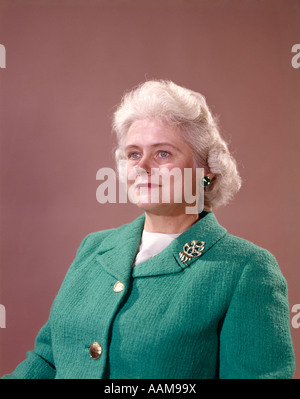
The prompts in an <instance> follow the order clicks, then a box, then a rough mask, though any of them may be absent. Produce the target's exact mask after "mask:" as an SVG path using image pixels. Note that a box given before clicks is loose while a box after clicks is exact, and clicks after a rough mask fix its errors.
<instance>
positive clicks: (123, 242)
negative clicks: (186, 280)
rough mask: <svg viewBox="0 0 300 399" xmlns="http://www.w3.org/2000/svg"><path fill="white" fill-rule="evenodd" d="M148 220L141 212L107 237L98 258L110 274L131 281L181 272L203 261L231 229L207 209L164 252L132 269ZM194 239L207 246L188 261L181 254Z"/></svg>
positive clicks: (100, 248)
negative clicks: (222, 224) (224, 225)
mask: <svg viewBox="0 0 300 399" xmlns="http://www.w3.org/2000/svg"><path fill="white" fill-rule="evenodd" d="M144 222H145V215H141V216H139V217H138V218H137V219H135V220H134V221H133V222H132V223H129V224H126V225H124V226H121V227H119V228H118V229H116V230H114V231H113V232H112V233H111V234H109V235H108V236H107V237H106V238H105V239H104V240H103V242H102V243H101V245H100V247H99V249H98V254H97V261H99V263H100V264H101V266H102V267H103V268H104V269H105V270H106V271H107V272H108V273H109V274H111V275H112V276H114V277H115V278H116V279H117V280H120V281H122V282H123V283H124V284H126V283H127V282H129V279H130V278H131V276H132V277H145V276H157V275H162V274H170V273H178V272H181V271H182V270H183V269H185V268H186V267H190V266H191V265H192V264H193V263H194V262H196V261H197V260H199V261H201V259H202V258H203V256H204V255H205V253H206V252H207V251H209V250H210V248H211V247H212V246H213V245H214V244H215V243H216V242H217V241H218V240H220V239H221V238H222V237H223V236H224V235H225V234H226V233H227V230H226V229H225V228H224V227H222V226H221V225H220V224H219V223H218V221H217V218H216V217H215V215H214V213H213V212H208V211H203V212H201V214H200V215H199V220H198V221H197V222H196V223H195V224H194V225H193V226H191V227H190V228H189V229H188V230H186V231H185V232H184V233H182V234H181V235H180V236H179V237H177V238H176V239H175V240H173V241H172V242H171V244H170V245H169V246H168V247H167V248H165V249H164V250H163V251H162V252H161V253H159V254H158V255H156V256H154V257H153V258H150V259H149V260H147V261H145V262H142V263H140V264H138V265H137V266H135V267H134V268H133V269H132V265H133V263H134V260H135V256H136V254H137V251H138V247H139V244H140V239H141V235H142V232H143V228H144ZM193 240H196V241H204V242H205V244H204V249H203V251H202V254H201V255H200V256H199V257H193V258H191V259H190V260H189V261H187V262H186V264H184V263H183V262H182V260H181V259H180V255H179V254H180V252H181V251H183V247H184V245H185V244H186V243H190V242H191V241H193Z"/></svg>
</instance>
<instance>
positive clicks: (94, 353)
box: [89, 342, 102, 359]
mask: <svg viewBox="0 0 300 399" xmlns="http://www.w3.org/2000/svg"><path fill="white" fill-rule="evenodd" d="M89 351H90V356H91V357H92V358H93V359H98V358H99V357H100V356H101V353H102V348H101V345H100V344H98V342H94V343H92V345H91V346H90V350H89Z"/></svg>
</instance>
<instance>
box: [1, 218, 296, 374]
mask: <svg viewBox="0 0 300 399" xmlns="http://www.w3.org/2000/svg"><path fill="white" fill-rule="evenodd" d="M200 217H201V218H200V220H199V221H198V222H197V223H195V224H194V225H193V226H192V227H191V228H190V229H188V230H187V231H186V232H184V233H183V234H181V235H180V236H179V237H178V238H176V239H175V240H174V241H173V242H172V243H171V244H170V245H169V246H168V247H167V248H165V249H164V250H163V251H162V252H161V253H159V254H158V255H155V256H154V257H152V258H150V259H149V260H147V261H145V262H142V263H140V264H138V265H137V266H135V267H134V268H132V265H133V262H134V259H135V256H136V253H137V250H138V245H139V242H140V238H141V234H142V230H143V226H144V215H143V216H140V217H139V218H137V219H136V220H135V221H134V222H132V223H130V224H127V225H124V226H122V227H119V228H117V229H112V230H106V231H100V232H96V233H92V234H90V235H88V236H87V237H86V238H85V239H84V240H83V242H82V244H81V246H80V247H79V249H78V252H77V256H76V258H75V260H74V262H73V263H72V265H71V267H70V269H69V271H68V273H67V275H66V277H65V279H64V281H63V283H62V286H61V288H60V290H59V292H58V294H57V296H56V298H55V300H54V303H53V305H52V308H51V311H50V315H49V320H48V322H47V323H46V324H45V326H44V327H43V328H42V329H41V331H40V332H39V334H38V336H37V338H36V342H35V348H34V350H33V351H30V352H27V358H26V359H25V360H24V361H23V362H22V363H20V364H19V365H18V366H17V368H16V369H15V370H14V372H12V374H8V375H5V376H4V377H3V378H27V379H28V378H60V379H65V378H74V379H80V378H112V379H114V378H116V379H117V378H126V379H137V378H142V379H170V378H171V379H204V378H223V379H224V378H234V379H235V378H292V376H293V373H294V368H295V363H294V352H293V347H292V341H291V335H290V327H289V305H288V299H287V286H286V281H285V279H284V278H283V276H282V274H281V272H280V269H279V267H278V265H277V262H276V260H275V258H274V256H273V255H272V254H271V253H270V252H268V251H267V250H265V249H263V248H260V247H258V246H256V245H254V244H253V243H251V242H249V241H246V240H244V239H242V238H238V237H235V236H233V235H231V234H229V233H227V231H226V229H225V228H223V227H222V226H221V225H220V224H219V223H218V221H217V219H216V217H215V215H214V213H212V212H206V211H204V212H202V213H201V215H200ZM192 240H198V241H204V242H205V247H204V250H203V252H202V254H201V256H199V257H194V258H192V259H191V260H189V261H187V262H186V264H184V263H183V262H182V261H181V258H180V256H179V253H180V252H181V251H182V250H183V246H184V244H185V243H189V242H191V241H192ZM117 281H120V282H121V283H122V284H123V285H122V284H119V286H118V287H120V286H121V289H119V290H114V286H115V283H116V282H117ZM122 288H123V289H122ZM93 342H98V343H99V344H100V345H101V349H102V352H101V355H100V356H99V357H98V358H97V359H95V358H92V357H91V356H90V349H89V348H90V346H91V344H92V343H93Z"/></svg>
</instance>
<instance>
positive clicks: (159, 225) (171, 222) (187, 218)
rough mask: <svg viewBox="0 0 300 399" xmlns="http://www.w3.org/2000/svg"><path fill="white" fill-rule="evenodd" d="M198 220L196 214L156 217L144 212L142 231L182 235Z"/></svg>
mask: <svg viewBox="0 0 300 399" xmlns="http://www.w3.org/2000/svg"><path fill="white" fill-rule="evenodd" d="M198 219H199V215H198V214H191V215H186V214H179V215H157V214H153V213H149V212H145V225H144V230H145V231H148V232H150V233H164V234H176V233H183V232H184V231H186V230H187V229H189V228H190V227H191V226H192V225H193V224H194V223H195V222H197V220H198Z"/></svg>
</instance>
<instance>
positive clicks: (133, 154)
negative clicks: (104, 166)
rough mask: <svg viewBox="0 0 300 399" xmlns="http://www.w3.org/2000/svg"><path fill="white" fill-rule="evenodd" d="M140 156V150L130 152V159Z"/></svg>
mask: <svg viewBox="0 0 300 399" xmlns="http://www.w3.org/2000/svg"><path fill="white" fill-rule="evenodd" d="M138 157H139V153H138V152H131V153H129V154H128V159H137V158H138Z"/></svg>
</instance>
